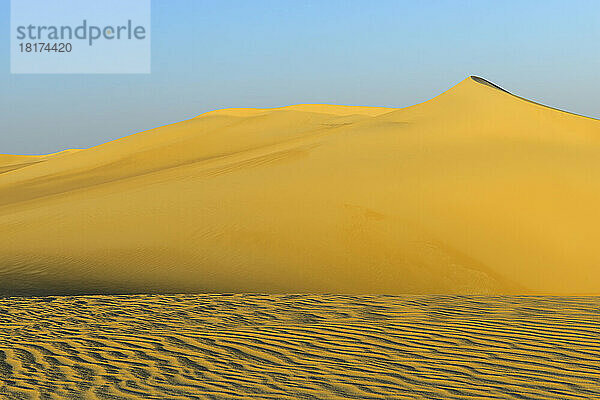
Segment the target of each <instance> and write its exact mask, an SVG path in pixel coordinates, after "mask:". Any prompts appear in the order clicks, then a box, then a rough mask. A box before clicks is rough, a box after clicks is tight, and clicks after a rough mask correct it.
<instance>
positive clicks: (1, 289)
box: [0, 78, 600, 295]
mask: <svg viewBox="0 0 600 400" xmlns="http://www.w3.org/2000/svg"><path fill="white" fill-rule="evenodd" d="M486 82H487V81H484V80H482V79H481V78H467V79H465V80H464V81H463V82H461V83H459V84H458V85H456V86H455V87H453V88H452V89H450V90H448V91H446V92H444V93H442V94H441V95H440V96H438V97H436V98H434V99H432V100H430V101H428V102H425V103H422V104H418V105H415V106H412V107H408V108H404V109H386V108H373V107H345V106H330V105H300V106H291V107H283V108H278V109H228V110H220V111H213V112H210V113H206V114H203V115H201V116H199V117H196V118H194V119H191V120H189V121H185V122H181V123H178V124H173V125H168V126H165V127H162V128H158V129H154V130H150V131H147V132H142V133H139V134H136V135H133V136H129V137H126V138H123V139H120V140H117V141H114V142H110V143H107V144H104V145H102V146H98V147H94V148H90V149H86V150H81V151H76V152H68V153H64V154H60V155H57V156H55V157H50V158H48V157H47V158H45V159H44V160H43V162H30V163H29V164H28V165H26V166H23V167H19V168H12V169H10V168H8V166H9V165H17V164H19V163H20V164H23V162H21V161H23V160H21V161H19V159H18V157H17V159H16V162H15V160H14V159H13V160H12V161H11V160H10V159H9V158H8V157H9V156H0V168H6V169H5V170H0V294H4V295H7V294H74V293H131V292H190V291H192V292H270V293H282V292H288V293H289V292H294V293H297V292H311V293H329V292H339V293H348V294H350V293H387V294H402V293H422V294H426V293H445V294H493V293H525V294H527V293H545V294H597V293H600V289H599V288H600V269H599V268H598V265H600V252H598V251H597V238H598V237H600V211H598V204H600V122H599V121H597V120H594V119H590V118H585V117H581V116H577V115H574V114H569V113H566V112H562V111H558V110H555V109H551V108H548V107H544V106H542V105H539V104H536V103H533V102H529V101H527V100H524V99H521V98H519V97H517V96H513V95H511V94H510V93H508V92H506V91H503V90H501V89H499V88H498V87H495V86H494V85H492V84H488V83H486ZM12 157H15V156H12Z"/></svg>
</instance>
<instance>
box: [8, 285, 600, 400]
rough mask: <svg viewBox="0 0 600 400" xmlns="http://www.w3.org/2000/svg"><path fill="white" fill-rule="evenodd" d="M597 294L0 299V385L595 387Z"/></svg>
mask: <svg viewBox="0 0 600 400" xmlns="http://www.w3.org/2000/svg"><path fill="white" fill-rule="evenodd" d="M599 308H600V300H599V299H598V297H561V298H559V297H528V296H527V297H518V296H506V297H469V296H466V297H465V296H403V297H396V296H337V295H233V296H221V295H158V296H156V295H155V296H145V295H144V296H98V297H85V296H83V297H79V296H75V297H46V298H12V299H2V300H0V310H1V311H2V312H0V398H2V399H7V400H22V399H90V400H93V399H100V400H108V399H112V400H114V399H169V400H175V399H181V400H189V399H215V400H221V399H222V400H226V399H261V400H262V399H315V400H319V399H322V400H326V399H329V400H331V399H361V400H366V399H373V400H375V399H381V400H390V399H465V400H466V399H539V400H543V399H557V400H566V399H598V398H600V364H599V362H598V360H599V359H600V340H599V339H600V337H599V332H600V319H599V318H598V309H599Z"/></svg>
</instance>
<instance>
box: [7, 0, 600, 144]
mask: <svg viewBox="0 0 600 400" xmlns="http://www.w3.org/2000/svg"><path fill="white" fill-rule="evenodd" d="M9 5H10V2H9V1H8V0H0V29H1V32H2V36H1V39H0V133H1V134H0V154H2V153H15V154H41V153H49V152H55V151H58V150H62V149H65V148H73V147H77V148H83V147H90V146H94V145H97V144H101V143H103V142H106V141H109V140H112V139H116V138H119V137H122V136H126V135H129V134H132V133H135V132H139V131H142V130H145V129H149V128H152V127H156V126H160V125H165V124H168V123H172V122H176V121H181V120H184V119H187V118H190V117H193V116H195V115H198V114H200V113H202V112H205V111H209V110H213V109H219V108H225V107H276V106H283V105H289V104H297V103H333V104H351V105H377V106H391V107H402V106H408V105H411V104H414V103H418V102H421V101H424V100H427V99H429V98H431V97H434V96H436V95H437V94H439V93H440V92H442V91H443V90H445V89H447V88H449V87H450V86H452V85H454V84H455V83H457V82H459V81H461V80H462V79H464V78H465V77H466V76H468V75H472V74H473V75H480V76H483V77H485V78H487V79H489V80H491V81H493V82H494V83H497V84H499V85H500V86H502V87H504V88H506V89H508V90H510V91H513V92H514V93H516V94H519V95H521V96H523V97H526V98H529V99H532V100H535V101H539V102H541V103H544V104H548V105H551V106H554V107H558V108H561V109H566V110H568V111H572V112H576V113H579V114H584V115H588V116H592V117H596V118H600V74H599V73H598V71H600V1H597V0H588V1H579V0H572V1H571V0H569V1H567V0H559V1H556V0H536V1H534V0H529V1H527V0H514V1H509V0H506V1H492V0H487V1H486V0H473V1H458V0H457V1H450V0H446V1H442V0H440V1H434V0H429V1H421V0H411V1H402V0H396V1H392V0H390V1H367V0H362V1H360V0H355V1H352V0H311V1H302V0H279V1H258V0H257V1H251V0H237V1H233V0H211V1H208V0H153V1H152V73H151V74H149V75H11V74H10V60H9V46H10V39H9V26H10V12H9Z"/></svg>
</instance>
